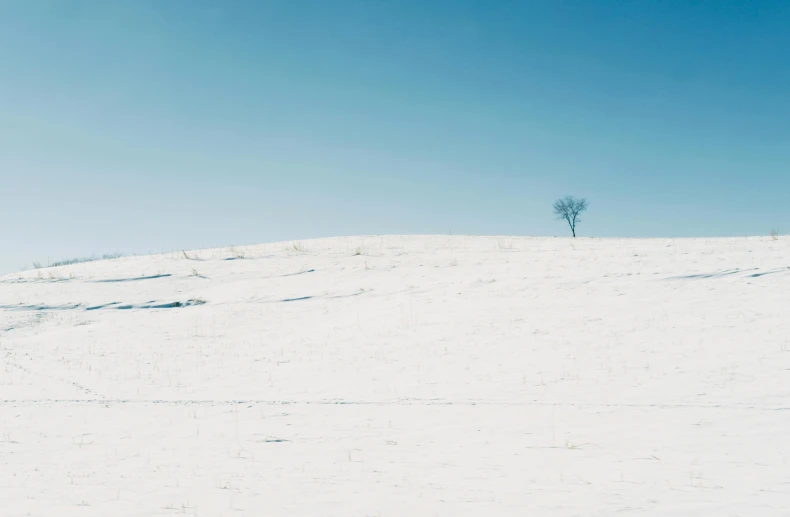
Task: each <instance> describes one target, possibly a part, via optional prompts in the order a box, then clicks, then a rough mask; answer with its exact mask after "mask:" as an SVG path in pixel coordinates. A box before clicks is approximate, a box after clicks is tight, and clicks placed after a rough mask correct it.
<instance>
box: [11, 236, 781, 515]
mask: <svg viewBox="0 0 790 517" xmlns="http://www.w3.org/2000/svg"><path fill="white" fill-rule="evenodd" d="M788 266H790V239H783V238H780V240H777V241H774V240H771V239H770V238H768V237H765V238H733V239H678V240H668V239H664V240H658V239H656V240H616V239H581V238H580V239H576V240H571V239H543V238H511V237H508V238H495V237H453V236H436V237H366V238H362V237H360V238H337V239H324V240H316V241H305V242H302V243H280V244H268V245H263V246H252V247H243V248H238V249H222V250H203V251H198V252H191V253H187V254H184V253H181V252H179V253H172V254H168V255H159V256H151V257H130V258H122V259H117V260H111V261H102V262H94V263H86V264H79V265H74V266H67V267H60V268H54V269H44V270H38V271H28V272H25V273H18V274H13V275H8V276H5V277H3V278H2V280H1V281H0V515H2V516H3V517H12V516H27V515H31V516H46V517H54V516H58V517H63V516H65V517H72V516H96V517H107V516H157V515H176V514H187V515H201V516H209V517H218V516H231V515H233V516H235V515H251V516H264V515H266V516H268V515H276V516H311V517H312V516H404V515H409V516H412V517H422V516H435V515H438V516H454V517H455V516H462V515H469V516H482V515H486V516H488V515H492V516H493V515H497V516H514V515H519V516H563V517H565V516H567V517H570V516H611V515H651V516H711V517H714V516H715V517H724V516H736V515H739V516H745V517H755V516H777V515H790V445H788V437H789V436H790V312H789V311H788V309H790V269H788Z"/></svg>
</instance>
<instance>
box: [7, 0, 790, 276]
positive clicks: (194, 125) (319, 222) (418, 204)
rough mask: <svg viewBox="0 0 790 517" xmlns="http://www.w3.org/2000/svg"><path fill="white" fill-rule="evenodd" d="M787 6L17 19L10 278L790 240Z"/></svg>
mask: <svg viewBox="0 0 790 517" xmlns="http://www.w3.org/2000/svg"><path fill="white" fill-rule="evenodd" d="M787 27H790V3H789V2H784V1H781V2H770V1H768V0H765V1H761V2H726V1H717V2H691V1H677V2H668V1H665V2H648V1H637V2H605V1H598V2H586V1H577V2H562V1H559V0H550V1H538V0H534V1H517V2H516V1H514V2H508V1H494V0H489V1H462V0H455V1H443V0H433V1H423V2H417V1H408V0H399V1H395V0H393V1H343V0H333V1H327V0H321V1H312V2H311V1H285V0H283V1H280V2H265V1H258V0H255V1H242V0H237V1H229V2H225V1H219V0H215V1H211V2H209V1H195V0H189V1H186V0H184V1H179V0H168V1H159V0H156V1H143V0H135V1H117V2H107V1H104V0H96V1H79V0H73V1H66V0H62V1H56V2H48V1H44V0H35V1H30V0H6V1H3V2H0V220H2V233H3V239H2V242H3V244H2V253H1V254H0V271H14V270H16V269H18V268H19V267H20V266H22V265H24V264H30V262H31V261H33V260H40V261H47V260H49V259H52V260H54V259H60V258H67V257H72V256H82V255H90V254H92V253H99V254H100V253H104V252H113V251H121V252H126V253H132V252H137V253H146V252H159V251H163V250H174V249H180V248H192V247H206V246H215V245H227V244H247V243H257V242H264V241H272V240H285V239H305V238H310V237H321V236H332V235H353V234H390V233H448V232H453V233H466V234H517V235H566V234H567V233H568V231H567V229H566V228H565V227H563V226H562V224H561V223H560V222H557V221H555V220H554V219H553V218H552V213H551V205H552V202H553V201H554V200H555V199H556V198H557V197H560V196H563V195H565V194H575V195H578V196H586V197H587V198H589V200H590V209H589V212H588V214H587V216H586V217H585V220H584V222H583V223H581V224H580V225H579V233H580V235H582V236H626V237H641V236H646V237H649V236H711V235H721V236H726V235H766V234H767V233H768V232H769V230H770V229H771V228H776V229H777V230H778V231H780V232H790V203H788V201H787V199H788V195H789V194H790V95H789V94H788V92H790V60H788V56H790V31H788V30H786V29H787Z"/></svg>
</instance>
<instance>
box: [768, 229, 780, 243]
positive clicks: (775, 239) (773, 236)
mask: <svg viewBox="0 0 790 517" xmlns="http://www.w3.org/2000/svg"><path fill="white" fill-rule="evenodd" d="M770 235H771V240H774V241H778V240H779V234H778V233H777V232H776V230H774V229H771V233H770Z"/></svg>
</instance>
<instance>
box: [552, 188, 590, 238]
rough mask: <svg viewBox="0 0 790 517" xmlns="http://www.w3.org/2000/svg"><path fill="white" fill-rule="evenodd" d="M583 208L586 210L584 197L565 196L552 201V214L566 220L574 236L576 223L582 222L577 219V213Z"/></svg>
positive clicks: (582, 210)
mask: <svg viewBox="0 0 790 517" xmlns="http://www.w3.org/2000/svg"><path fill="white" fill-rule="evenodd" d="M585 210H587V200H586V199H584V198H581V199H579V198H575V197H573V196H565V197H564V198H562V199H558V200H557V201H555V202H554V215H556V216H557V219H560V220H565V221H567V222H568V226H570V227H571V233H573V236H574V237H576V225H577V224H578V223H580V222H582V220H581V219H579V214H580V213H582V212H584V211H585Z"/></svg>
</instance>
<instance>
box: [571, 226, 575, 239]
mask: <svg viewBox="0 0 790 517" xmlns="http://www.w3.org/2000/svg"><path fill="white" fill-rule="evenodd" d="M571 233H573V238H574V239H575V238H576V228H571Z"/></svg>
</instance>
